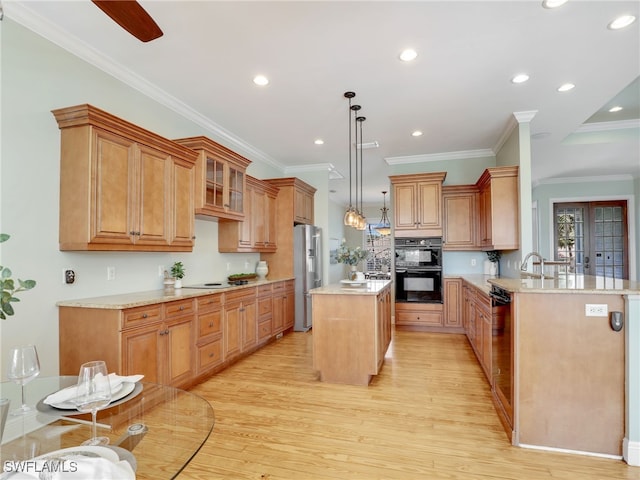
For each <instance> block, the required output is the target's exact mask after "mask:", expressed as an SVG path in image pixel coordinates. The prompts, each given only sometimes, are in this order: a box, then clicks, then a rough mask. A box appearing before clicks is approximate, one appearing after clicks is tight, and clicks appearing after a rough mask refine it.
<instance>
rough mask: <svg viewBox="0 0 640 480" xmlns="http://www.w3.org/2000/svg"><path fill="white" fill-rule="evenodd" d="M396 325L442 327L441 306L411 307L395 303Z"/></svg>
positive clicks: (410, 305)
mask: <svg viewBox="0 0 640 480" xmlns="http://www.w3.org/2000/svg"><path fill="white" fill-rule="evenodd" d="M396 324H397V325H416V326H418V325H422V326H430V327H441V326H442V325H443V312H442V304H433V305H412V304H404V303H396Z"/></svg>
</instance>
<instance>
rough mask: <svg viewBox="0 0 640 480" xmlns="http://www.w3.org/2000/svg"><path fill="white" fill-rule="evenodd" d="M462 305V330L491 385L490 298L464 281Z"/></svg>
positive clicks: (491, 333) (491, 328)
mask: <svg viewBox="0 0 640 480" xmlns="http://www.w3.org/2000/svg"><path fill="white" fill-rule="evenodd" d="M463 305H464V306H463V325H464V331H465V333H466V335H467V338H468V339H469V343H470V344H471V347H472V348H473V351H474V352H475V354H476V357H477V358H478V362H479V363H480V366H481V367H482V370H483V371H484V374H485V376H486V377H487V380H488V381H489V384H490V385H492V384H493V379H492V366H491V361H492V360H491V353H492V352H491V350H492V342H493V322H494V320H493V315H492V309H491V298H490V297H489V295H488V294H487V293H485V292H484V291H483V290H481V289H479V288H477V287H476V286H474V285H473V284H471V283H469V282H466V281H465V282H464V283H463Z"/></svg>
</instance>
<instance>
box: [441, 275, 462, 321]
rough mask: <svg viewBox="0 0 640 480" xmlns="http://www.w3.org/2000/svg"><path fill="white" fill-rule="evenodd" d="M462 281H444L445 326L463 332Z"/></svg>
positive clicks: (453, 279) (452, 279)
mask: <svg viewBox="0 0 640 480" xmlns="http://www.w3.org/2000/svg"><path fill="white" fill-rule="evenodd" d="M462 295H463V293H462V279H461V278H445V279H444V304H443V306H444V319H443V321H444V326H445V327H447V328H451V329H455V331H462V311H461V304H462Z"/></svg>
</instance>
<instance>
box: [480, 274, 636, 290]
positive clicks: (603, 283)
mask: <svg viewBox="0 0 640 480" xmlns="http://www.w3.org/2000/svg"><path fill="white" fill-rule="evenodd" d="M488 282H489V283H491V284H494V285H496V286H498V287H502V288H504V289H505V290H508V291H510V292H515V293H589V294H593V293H597V294H602V293H604V294H611V295H633V294H635V295H639V294H640V283H638V282H634V281H630V280H619V279H613V278H605V277H596V276H593V275H560V276H558V277H552V278H544V279H540V278H531V277H526V276H525V277H523V278H489V279H488Z"/></svg>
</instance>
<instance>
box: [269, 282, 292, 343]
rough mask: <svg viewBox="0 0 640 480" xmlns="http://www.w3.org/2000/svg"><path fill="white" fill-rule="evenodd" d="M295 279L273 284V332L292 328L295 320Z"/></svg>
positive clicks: (276, 332)
mask: <svg viewBox="0 0 640 480" xmlns="http://www.w3.org/2000/svg"><path fill="white" fill-rule="evenodd" d="M295 308H296V305H295V280H285V281H282V282H276V283H274V284H273V317H272V322H273V323H272V327H273V334H278V333H281V332H284V331H285V330H288V329H290V328H293V324H294V322H295V314H296V312H295Z"/></svg>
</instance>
